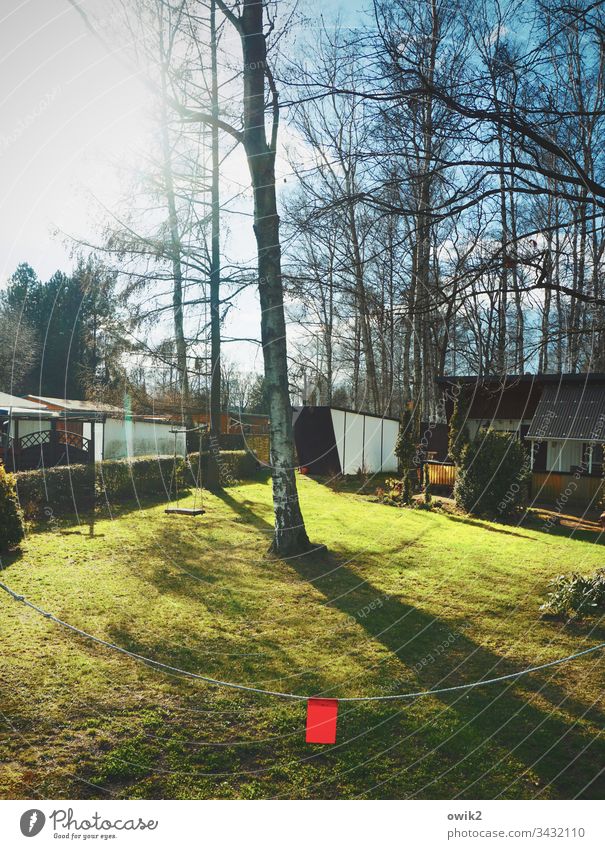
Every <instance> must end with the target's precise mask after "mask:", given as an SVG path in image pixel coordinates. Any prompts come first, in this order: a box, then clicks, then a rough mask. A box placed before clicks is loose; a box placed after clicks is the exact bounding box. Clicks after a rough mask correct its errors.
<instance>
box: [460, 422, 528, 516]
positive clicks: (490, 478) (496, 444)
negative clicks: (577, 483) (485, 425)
mask: <svg viewBox="0 0 605 849" xmlns="http://www.w3.org/2000/svg"><path fill="white" fill-rule="evenodd" d="M530 475H531V469H530V461H529V457H528V455H527V452H526V451H525V449H524V447H523V445H522V444H521V442H520V441H519V440H518V439H516V438H515V436H513V435H511V434H508V433H498V432H497V431H493V430H487V431H486V430H480V431H479V433H478V434H477V436H476V437H475V439H474V440H473V441H472V442H471V443H470V444H469V445H467V446H465V448H464V449H463V451H462V454H461V456H460V465H459V468H458V473H457V475H456V485H455V487H454V498H455V499H456V504H457V505H458V506H459V507H462V509H463V510H465V511H466V512H467V513H472V514H474V515H476V516H485V517H488V518H492V519H493V518H506V517H508V516H510V515H511V514H513V513H515V512H517V511H518V510H520V509H521V508H522V507H523V506H524V504H525V502H526V500H527V491H528V480H529V477H530Z"/></svg>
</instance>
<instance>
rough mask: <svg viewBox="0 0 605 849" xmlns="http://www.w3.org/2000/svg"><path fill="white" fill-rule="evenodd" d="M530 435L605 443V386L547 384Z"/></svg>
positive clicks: (532, 422) (528, 433)
mask: <svg viewBox="0 0 605 849" xmlns="http://www.w3.org/2000/svg"><path fill="white" fill-rule="evenodd" d="M527 438H528V439H577V440H582V441H584V442H605V387H603V386H577V385H576V386H569V385H567V386H565V385H563V386H554V385H551V386H545V387H544V389H543V390H542V395H541V396H540V400H539V402H538V406H537V408H536V412H535V413H534V417H533V419H532V421H531V424H530V426H529V430H528V432H527Z"/></svg>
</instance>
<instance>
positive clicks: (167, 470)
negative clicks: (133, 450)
mask: <svg viewBox="0 0 605 849" xmlns="http://www.w3.org/2000/svg"><path fill="white" fill-rule="evenodd" d="M175 478H176V481H175ZM175 483H176V486H177V487H178V490H179V492H182V491H183V490H184V489H185V484H186V481H185V461H184V460H183V458H182V457H178V458H177V460H176V463H175V460H174V457H141V458H139V459H137V460H133V461H132V462H129V461H128V460H104V461H103V462H102V463H97V495H98V496H101V497H106V498H107V499H108V500H109V501H110V502H111V501H114V500H115V499H117V498H125V499H127V498H140V497H142V496H150V495H157V496H161V497H164V498H166V499H168V498H174V494H175Z"/></svg>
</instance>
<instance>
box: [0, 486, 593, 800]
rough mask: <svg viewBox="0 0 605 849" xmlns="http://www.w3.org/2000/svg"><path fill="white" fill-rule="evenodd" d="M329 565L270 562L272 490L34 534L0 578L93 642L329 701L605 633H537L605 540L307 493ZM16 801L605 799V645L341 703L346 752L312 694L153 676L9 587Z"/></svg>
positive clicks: (5, 706)
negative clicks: (558, 587)
mask: <svg viewBox="0 0 605 849" xmlns="http://www.w3.org/2000/svg"><path fill="white" fill-rule="evenodd" d="M300 489H301V497H302V502H303V510H304V514H305V518H306V521H307V527H308V530H309V534H310V536H311V538H312V539H313V540H314V541H317V542H322V543H326V544H327V546H328V547H329V550H330V554H329V555H323V556H316V557H306V558H303V559H301V560H298V561H289V562H283V561H275V560H270V559H268V558H267V557H265V553H264V552H265V551H266V548H267V545H268V540H269V535H270V533H271V506H270V487H269V484H267V483H250V484H245V485H241V486H237V487H231V488H229V489H228V490H226V492H225V494H224V496H223V497H221V498H214V497H208V496H207V497H206V504H205V506H206V508H207V513H206V515H205V516H203V517H201V518H197V519H191V518H176V517H173V516H166V515H165V514H164V512H163V505H157V504H156V505H150V506H143V507H142V508H140V509H139V508H137V507H136V505H134V504H133V505H131V506H130V507H128V508H126V507H124V508H122V509H121V511H120V512H119V513H115V512H114V515H113V518H109V517H107V515H105V517H104V518H98V517H97V521H96V522H95V525H94V528H93V529H92V530H93V532H94V535H92V536H91V535H90V531H91V529H90V528H89V526H88V525H86V524H84V525H80V526H78V525H77V524H75V523H69V522H67V521H63V522H61V523H60V525H58V526H57V525H56V524H54V525H53V524H51V523H47V525H46V527H40V528H36V529H33V530H32V531H31V533H30V535H29V537H28V540H27V543H26V544H25V545H24V547H23V551H22V554H21V556H20V557H16V558H12V559H11V560H9V561H6V560H5V562H4V565H5V567H6V568H5V569H4V571H3V572H2V575H1V576H0V578H1V580H3V581H4V582H5V583H7V584H8V585H9V586H11V587H12V588H13V589H14V590H16V591H18V592H20V593H24V594H25V595H26V596H27V597H28V598H29V599H30V600H31V601H33V602H35V603H37V604H40V605H41V606H42V607H44V608H46V609H48V610H51V611H52V612H53V613H55V614H56V615H57V616H59V617H61V618H63V619H65V620H66V621H68V622H70V623H72V624H74V625H77V626H79V627H81V628H83V629H85V630H87V631H89V632H91V633H93V634H96V635H98V636H100V637H103V638H105V639H107V640H111V641H113V642H116V643H118V644H120V645H123V646H125V647H127V648H129V649H131V650H134V651H137V652H140V653H142V654H144V655H147V656H150V657H153V658H155V659H157V660H161V661H163V662H166V663H169V664H172V665H175V666H180V667H184V668H186V669H189V670H192V671H197V672H201V673H205V674H208V675H211V676H214V677H218V678H223V679H227V680H231V681H240V682H244V683H250V684H256V685H257V686H262V687H266V688H271V689H278V690H287V691H291V692H299V693H313V692H319V691H321V692H324V693H325V694H326V695H333V696H339V695H340V696H353V695H360V694H380V693H384V694H386V693H389V692H405V691H413V690H418V689H426V688H430V687H436V686H439V685H442V686H447V685H454V684H459V683H462V682H468V681H473V680H476V679H477V678H479V677H494V676H496V675H503V674H506V673H508V672H512V671H516V670H518V669H520V668H523V667H526V666H531V665H536V664H538V663H542V662H545V661H548V660H553V659H556V658H557V657H560V656H563V655H566V654H569V653H572V652H574V651H578V650H581V649H583V648H586V647H587V646H590V645H594V644H595V643H597V642H600V641H603V640H605V636H604V635H605V629H604V628H603V627H602V626H598V625H596V624H595V623H594V622H592V623H591V622H586V623H584V624H581V625H575V626H573V627H570V626H567V627H565V626H563V625H562V624H561V623H556V622H547V621H542V620H540V618H539V615H538V607H539V604H540V602H541V600H542V599H543V597H544V594H545V591H546V586H547V583H548V580H549V579H550V578H552V577H553V576H555V575H557V574H559V573H561V572H565V571H569V570H571V569H581V570H585V571H590V570H592V569H594V568H596V567H598V566H600V565H602V564H603V552H604V549H603V547H602V546H601V545H598V544H595V543H594V536H593V537H590V535H586V536H585V538H583V539H580V538H578V537H579V536H580V535H578V537H574V538H573V539H569V538H567V537H566V536H565V535H563V534H562V533H561V532H555V531H551V532H550V533H543V532H540V531H539V530H525V529H518V528H516V527H513V526H504V525H496V524H489V523H484V522H474V521H471V520H464V519H461V518H459V517H455V516H447V515H442V514H439V513H428V512H425V511H420V510H398V509H396V508H392V507H387V506H385V505H382V504H378V503H375V502H374V501H373V500H372V499H371V498H369V497H366V496H362V495H356V494H354V493H351V492H340V493H338V492H333V491H331V490H330V489H328V488H326V487H324V486H322V485H321V484H319V483H317V482H314V481H311V480H309V479H301V480H300ZM0 645H1V646H2V649H1V656H0V688H1V689H0V711H1V713H0V796H1V797H3V798H14V797H27V798H36V797H49V798H74V797H75V798H106V797H111V796H115V797H118V798H207V797H220V798H234V797H236V798H259V797H295V798H312V797H313V798H322V797H324V798H339V797H343V798H352V797H357V796H362V797H366V798H404V797H413V796H416V797H420V798H451V797H461V798H494V797H504V798H532V797H535V796H538V797H540V798H571V797H575V796H583V797H586V798H602V796H603V789H604V788H603V777H602V776H601V777H599V772H600V770H601V769H602V767H603V765H604V763H605V757H604V749H605V747H604V745H603V740H602V738H599V732H600V730H601V729H602V727H603V710H602V708H603V705H602V703H601V704H599V697H600V695H601V694H602V692H603V676H602V653H600V652H597V653H595V654H592V655H589V656H587V657H584V658H581V659H580V660H578V661H576V662H574V663H572V664H568V665H566V666H563V667H555V668H554V669H548V670H545V671H543V672H540V673H536V674H533V675H531V676H529V677H526V678H524V679H522V680H520V681H518V682H513V683H510V682H507V683H506V684H496V685H492V686H489V687H485V688H480V689H476V690H472V691H467V692H462V693H453V694H448V695H444V696H442V697H435V696H431V697H425V698H421V699H417V700H415V701H413V702H386V703H371V704H364V703H353V704H342V705H341V706H340V714H339V721H338V740H337V744H336V745H334V746H307V745H306V744H305V742H304V720H305V704H304V702H290V701H279V700H276V699H270V698H267V697H258V696H257V697H254V696H250V695H247V694H244V693H237V692H234V691H229V690H223V689H217V688H215V687H212V686H208V685H206V684H203V683H200V682H195V681H191V680H183V679H179V678H176V677H172V676H169V675H167V674H165V673H162V672H159V671H156V670H152V669H149V668H147V667H145V666H143V665H141V664H138V663H136V662H135V661H133V660H131V659H129V658H127V657H124V656H121V655H119V654H116V653H112V652H110V651H108V650H106V649H103V648H101V647H99V646H96V645H94V644H91V643H90V642H87V641H85V640H84V639H81V638H79V637H77V636H75V635H74V634H72V633H70V632H67V631H64V630H62V629H61V628H59V627H58V626H57V625H55V624H53V623H51V622H48V621H47V620H45V619H43V618H41V617H38V616H36V615H35V614H34V613H33V612H32V611H30V610H28V609H26V608H25V607H24V606H23V605H19V604H17V603H15V602H13V601H11V600H10V599H9V598H8V596H6V594H4V593H0Z"/></svg>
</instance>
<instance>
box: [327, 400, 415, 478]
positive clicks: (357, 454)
mask: <svg viewBox="0 0 605 849" xmlns="http://www.w3.org/2000/svg"><path fill="white" fill-rule="evenodd" d="M330 412H331V415H332V425H333V427H334V436H335V439H336V448H337V450H338V456H339V458H340V467H341V469H342V473H343V474H345V475H355V474H357V471H358V470H359V469H365V471H366V472H369V473H370V474H373V473H374V472H380V471H383V472H396V471H397V458H396V457H395V443H396V442H397V435H398V433H399V423H398V422H396V421H392V420H391V419H381V418H379V417H378V416H366V415H363V414H362V413H353V412H348V411H347V412H346V413H345V412H344V410H331V411H330Z"/></svg>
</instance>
